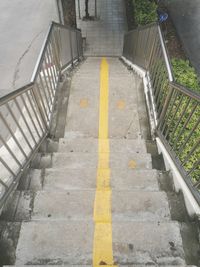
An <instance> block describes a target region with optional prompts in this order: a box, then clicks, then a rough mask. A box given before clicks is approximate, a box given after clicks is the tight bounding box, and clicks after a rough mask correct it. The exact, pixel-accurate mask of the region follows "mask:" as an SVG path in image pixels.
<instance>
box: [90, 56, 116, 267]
mask: <svg viewBox="0 0 200 267" xmlns="http://www.w3.org/2000/svg"><path fill="white" fill-rule="evenodd" d="M108 80H109V66H108V62H107V60H106V59H105V58H103V59H102V61H101V71H100V99H99V144H98V170H97V187H96V194H95V203H94V222H95V230H94V242H93V266H94V267H98V266H102V265H107V266H113V267H114V266H116V265H114V260H113V248H112V214H111V198H112V190H111V187H110V166H109V157H110V146H109V138H108V103H109V82H108Z"/></svg>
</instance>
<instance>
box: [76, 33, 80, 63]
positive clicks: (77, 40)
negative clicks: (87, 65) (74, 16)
mask: <svg viewBox="0 0 200 267" xmlns="http://www.w3.org/2000/svg"><path fill="white" fill-rule="evenodd" d="M76 47H77V55H78V61H79V60H80V51H79V39H78V32H77V31H76Z"/></svg>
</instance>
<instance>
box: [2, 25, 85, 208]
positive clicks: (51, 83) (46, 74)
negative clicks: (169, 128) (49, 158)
mask: <svg viewBox="0 0 200 267" xmlns="http://www.w3.org/2000/svg"><path fill="white" fill-rule="evenodd" d="M82 56H83V51H82V36H81V32H80V31H79V30H76V29H72V28H68V27H65V26H63V25H61V24H57V23H55V22H52V24H51V26H50V28H49V30H48V34H47V36H46V38H45V42H44V45H43V47H42V49H41V53H40V55H39V58H38V61H37V64H36V66H35V69H34V73H33V76H32V79H31V83H30V84H28V85H26V86H24V87H22V88H20V89H18V90H15V91H14V92H12V93H10V94H8V95H6V96H4V97H2V98H0V208H2V206H3V204H4V202H5V200H6V199H7V197H8V196H9V195H10V193H11V192H12V191H13V189H14V188H15V187H16V185H17V183H18V181H19V179H20V177H21V175H22V173H23V171H24V170H25V169H26V168H27V167H28V166H29V164H30V161H31V159H32V158H33V156H34V154H35V152H36V151H37V150H38V148H39V146H40V144H41V143H42V141H43V140H44V139H45V137H46V136H47V135H48V132H49V129H50V125H51V119H52V113H53V110H54V102H55V99H56V91H57V88H58V86H59V81H60V77H61V75H62V72H63V71H64V69H66V68H67V67H68V66H70V65H73V64H74V62H75V61H76V60H79V59H80V58H81V57H82Z"/></svg>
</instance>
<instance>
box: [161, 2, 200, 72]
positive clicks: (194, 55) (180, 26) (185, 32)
mask: <svg viewBox="0 0 200 267" xmlns="http://www.w3.org/2000/svg"><path fill="white" fill-rule="evenodd" d="M164 2H165V3H166V4H167V6H168V8H169V10H170V14H171V16H172V19H173V21H174V24H175V26H176V28H177V31H178V34H179V36H180V38H181V40H182V42H183V45H184V49H185V51H186V53H187V55H188V57H189V59H190V61H191V62H192V64H193V66H194V67H195V68H196V69H197V71H198V73H199V75H200V52H199V51H200V34H199V33H200V1H199V0H192V1H191V0H176V1H169V0H165V1H164Z"/></svg>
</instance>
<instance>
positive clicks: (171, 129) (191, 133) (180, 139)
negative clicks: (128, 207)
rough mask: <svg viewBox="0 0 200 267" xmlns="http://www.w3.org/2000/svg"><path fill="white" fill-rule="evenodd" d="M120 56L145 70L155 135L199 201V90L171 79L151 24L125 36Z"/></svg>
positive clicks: (162, 47) (162, 46)
mask: <svg viewBox="0 0 200 267" xmlns="http://www.w3.org/2000/svg"><path fill="white" fill-rule="evenodd" d="M123 56H124V57H125V58H126V59H128V60H130V61H131V62H132V63H134V64H136V65H138V66H140V67H142V68H143V69H144V70H146V74H147V79H148V81H149V96H150V97H149V99H150V102H151V107H152V113H153V114H154V121H155V125H156V134H157V135H158V136H159V137H160V139H161V140H162V142H163V144H164V145H165V147H166V149H167V151H168V152H169V154H170V155H171V157H172V159H173V161H174V163H175V164H176V166H177V167H178V169H179V171H180V173H181V174H182V176H183V177H184V179H185V181H186V183H187V185H188V187H189V188H190V189H191V191H192V193H193V195H194V197H195V198H196V200H197V201H198V203H199V204H200V192H199V189H200V93H198V92H194V91H192V90H190V89H188V88H186V87H184V86H181V85H179V84H177V83H176V82H175V81H174V78H173V73H172V68H171V65H170V61H169V58H168V54H167V50H166V47H165V43H164V41H163V36H162V33H161V30H160V26H159V25H157V24H155V23H154V24H151V25H148V26H145V27H141V28H137V29H135V30H133V31H130V32H128V33H127V34H126V35H125V37H124V50H123Z"/></svg>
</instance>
